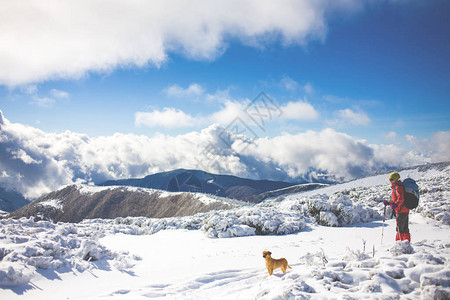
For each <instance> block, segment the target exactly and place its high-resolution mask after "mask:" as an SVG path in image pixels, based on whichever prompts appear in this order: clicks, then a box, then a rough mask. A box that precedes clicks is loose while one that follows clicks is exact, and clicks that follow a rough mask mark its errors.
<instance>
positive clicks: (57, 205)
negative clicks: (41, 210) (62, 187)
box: [39, 199, 63, 210]
mask: <svg viewBox="0 0 450 300" xmlns="http://www.w3.org/2000/svg"><path fill="white" fill-rule="evenodd" d="M39 205H41V206H47V207H52V208H54V209H57V210H63V203H62V200H60V199H48V200H45V201H42V202H39Z"/></svg>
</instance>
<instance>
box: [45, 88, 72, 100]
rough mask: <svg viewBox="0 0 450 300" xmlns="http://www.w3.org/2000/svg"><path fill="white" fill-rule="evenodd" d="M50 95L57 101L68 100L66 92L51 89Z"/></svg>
mask: <svg viewBox="0 0 450 300" xmlns="http://www.w3.org/2000/svg"><path fill="white" fill-rule="evenodd" d="M50 95H52V96H53V97H55V98H57V99H68V98H69V93H68V92H65V91H61V90H57V89H52V90H51V91H50Z"/></svg>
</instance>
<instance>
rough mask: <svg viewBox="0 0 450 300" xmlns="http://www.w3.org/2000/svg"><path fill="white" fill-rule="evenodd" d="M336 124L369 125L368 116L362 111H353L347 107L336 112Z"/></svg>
mask: <svg viewBox="0 0 450 300" xmlns="http://www.w3.org/2000/svg"><path fill="white" fill-rule="evenodd" d="M336 116H337V120H335V122H336V123H338V124H351V125H369V124H370V118H369V116H368V115H367V114H366V113H365V112H363V111H354V110H351V109H349V108H347V109H343V110H339V111H337V112H336Z"/></svg>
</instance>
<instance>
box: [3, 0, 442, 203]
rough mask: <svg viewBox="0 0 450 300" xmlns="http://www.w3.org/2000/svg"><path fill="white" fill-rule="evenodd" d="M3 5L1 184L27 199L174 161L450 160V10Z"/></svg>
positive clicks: (344, 169)
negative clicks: (63, 187)
mask: <svg viewBox="0 0 450 300" xmlns="http://www.w3.org/2000/svg"><path fill="white" fill-rule="evenodd" d="M2 7H3V8H4V9H2V11H0V36H1V37H2V38H1V40H2V42H1V44H2V45H1V47H0V110H1V112H2V115H3V116H2V118H1V120H0V121H1V122H0V125H2V124H3V125H2V126H1V133H2V139H0V143H1V146H0V158H2V163H1V166H2V168H3V170H2V174H3V175H2V177H0V184H3V185H6V186H12V187H13V188H14V189H17V190H20V191H22V192H24V191H27V192H25V193H28V194H30V195H31V194H33V193H30V192H28V191H29V190H30V189H31V187H32V186H34V190H35V191H44V190H48V189H52V188H55V187H58V186H61V185H63V184H67V183H71V182H76V181H78V180H82V181H88V182H90V181H93V182H99V181H102V180H105V179H114V178H124V177H136V176H137V177H139V176H145V175H147V174H149V173H152V172H159V171H166V170H170V169H174V168H179V167H183V168H194V169H204V170H206V171H211V172H215V173H230V174H234V175H238V176H244V177H251V178H268V179H278V180H290V181H295V180H298V179H299V178H305V176H306V177H308V176H310V175H311V174H313V175H314V176H315V177H314V178H317V176H320V174H322V173H332V174H334V175H336V176H337V177H338V178H353V177H358V176H361V175H363V174H365V173H368V172H371V171H374V170H379V169H383V168H387V167H392V166H405V165H413V164H419V163H427V162H436V161H444V160H449V159H450V157H449V156H450V154H449V153H450V151H448V150H449V149H448V146H447V145H448V144H449V143H450V118H449V115H450V114H449V113H450V107H449V106H450V104H449V103H450V101H449V100H450V99H449V95H450V79H449V78H450V54H449V53H450V20H449V19H448V17H447V16H448V15H449V13H450V3H449V2H448V1H443V0H442V1H441V0H436V1H419V0H410V1H407V0H392V1H388V0H386V1H371V0H367V1H353V0H338V1H279V2H273V1H245V2H242V1H239V2H238V1H226V2H222V1H217V2H214V1H195V2H191V1H181V0H173V1H164V2H156V3H155V2H148V1H139V0H136V1H121V0H117V1H113V2H111V3H108V5H107V6H105V3H104V2H102V1H77V2H70V1H53V2H52V1H49V2H45V3H42V2H41V1H28V2H27V3H24V2H15V1H14V2H11V1H6V2H4V3H3V4H2ZM205 161H206V163H205ZM210 161H212V163H211V162H210ZM39 174H41V175H39ZM18 178H19V179H20V180H19V181H20V182H21V183H18V182H17V181H18V180H17V179H18ZM38 186H39V187H38ZM39 193H41V192H35V193H34V194H36V195H38V194H39Z"/></svg>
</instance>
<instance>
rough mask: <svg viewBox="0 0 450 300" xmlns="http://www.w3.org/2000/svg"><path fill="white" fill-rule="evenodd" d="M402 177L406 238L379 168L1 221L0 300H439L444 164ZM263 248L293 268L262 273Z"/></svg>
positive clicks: (445, 242)
mask: <svg viewBox="0 0 450 300" xmlns="http://www.w3.org/2000/svg"><path fill="white" fill-rule="evenodd" d="M408 172H409V174H410V176H411V177H413V178H414V179H416V181H417V182H418V184H419V187H420V188H421V201H420V204H419V207H418V208H417V209H415V210H414V211H412V212H411V214H410V230H411V236H412V243H411V244H408V243H406V242H397V243H396V242H395V241H394V237H395V220H394V219H391V218H389V216H390V211H389V210H387V214H386V215H387V217H386V221H385V223H383V220H382V214H383V205H382V201H383V200H385V199H388V198H389V195H390V188H389V184H388V183H387V180H386V176H384V175H383V179H381V177H380V176H374V177H371V178H365V179H360V180H357V181H354V182H349V183H345V184H342V185H335V186H329V187H326V188H323V189H320V190H316V191H314V192H304V193H298V194H293V195H289V196H281V197H278V198H275V199H269V200H267V201H264V202H263V203H261V204H259V205H248V206H240V207H238V208H236V209H232V210H226V211H212V212H209V213H202V214H197V215H195V216H189V217H174V218H166V219H151V218H144V217H135V218H131V217H129V218H117V219H114V220H102V219H94V220H85V221H83V222H81V223H78V224H68V223H57V224H53V223H51V222H47V221H39V222H34V221H33V220H32V219H25V218H23V219H20V220H12V219H1V220H0V299H19V298H20V299H104V298H111V299H148V298H168V299H366V298H369V299H448V298H449V297H450V286H449V283H450V282H449V280H450V279H449V278H450V276H449V275H450V263H449V260H448V259H449V257H450V235H449V234H448V233H449V229H450V224H449V223H450V222H449V218H448V213H449V201H448V199H449V190H450V187H449V184H448V182H449V178H450V174H449V169H448V168H447V169H445V170H443V171H439V172H438V171H435V170H434V171H432V170H430V171H426V172H418V171H414V170H413V171H411V170H410V171H408ZM411 174H412V175H411ZM413 175H414V176H416V177H414V176H413ZM402 176H406V174H404V175H402ZM101 188H105V187H101ZM89 189H90V190H89V192H95V191H98V189H97V187H91V188H89ZM86 192H87V191H86ZM47 202H48V203H47V204H46V205H58V203H59V202H58V201H57V199H52V200H51V201H50V200H48V201H47ZM382 233H383V240H382ZM264 250H270V251H271V252H272V256H273V257H274V258H280V257H285V258H286V259H287V260H288V262H289V265H290V266H292V269H290V270H288V271H287V273H286V274H282V273H281V271H280V270H279V269H278V270H276V271H275V272H274V275H272V276H269V275H268V273H267V270H266V269H265V262H264V259H263V258H262V251H264Z"/></svg>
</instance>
